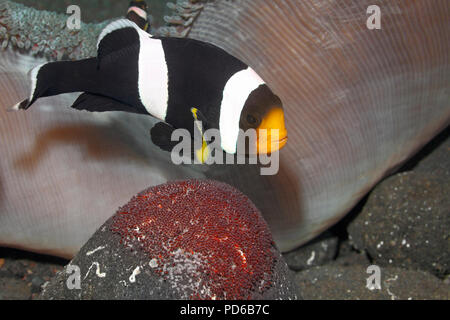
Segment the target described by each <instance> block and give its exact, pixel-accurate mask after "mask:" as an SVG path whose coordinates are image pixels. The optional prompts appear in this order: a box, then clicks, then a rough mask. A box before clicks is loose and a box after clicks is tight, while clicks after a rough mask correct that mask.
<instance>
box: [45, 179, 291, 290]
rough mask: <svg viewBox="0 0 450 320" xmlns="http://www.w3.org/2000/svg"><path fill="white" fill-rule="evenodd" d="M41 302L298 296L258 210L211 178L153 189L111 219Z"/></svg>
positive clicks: (231, 189) (247, 200) (49, 287)
mask: <svg viewBox="0 0 450 320" xmlns="http://www.w3.org/2000/svg"><path fill="white" fill-rule="evenodd" d="M73 266H78V267H79V268H80V270H81V274H80V277H81V278H82V279H83V281H81V288H80V289H79V290H76V289H75V290H67V288H66V285H65V284H66V283H67V280H68V279H69V278H70V275H71V274H70V272H69V273H67V272H61V273H60V274H58V275H57V276H56V278H55V279H53V280H52V281H51V282H50V284H49V285H47V286H46V288H45V291H44V293H43V298H81V299H85V298H86V299H91V298H100V299H102V298H112V299H114V298H130V299H159V298H164V299H266V298H267V299H276V298H284V299H296V298H297V289H296V287H295V286H294V285H293V281H292V280H293V279H292V274H291V273H290V271H289V270H288V267H287V265H286V263H285V262H284V260H283V258H282V257H281V254H280V253H279V251H278V250H277V249H276V248H275V246H274V242H273V240H272V236H271V234H270V231H269V229H268V226H267V224H266V223H265V221H264V220H263V218H262V216H261V214H260V213H259V211H258V209H257V208H256V207H255V206H254V204H253V203H252V202H251V201H250V200H249V199H248V198H247V197H246V196H245V195H243V194H242V193H241V192H239V191H238V190H236V189H234V188H233V187H231V186H229V185H227V184H224V183H221V182H216V181H210V180H202V181H199V180H188V181H179V182H171V183H166V184H163V185H159V186H156V187H151V188H149V189H147V190H145V191H143V192H141V193H139V194H138V195H136V196H135V197H133V198H132V199H131V200H130V201H129V202H128V203H127V204H126V205H125V206H123V207H121V208H120V209H119V210H118V211H117V213H116V214H115V215H114V216H113V217H112V218H110V219H109V220H108V221H107V222H106V223H105V224H104V225H103V226H102V227H101V228H100V229H99V230H98V231H97V232H96V234H94V236H93V237H92V238H91V239H90V240H89V241H88V242H87V244H86V245H85V246H84V247H83V248H82V249H81V250H80V252H79V253H78V255H77V256H76V257H75V258H74V259H73V260H72V261H71V262H70V263H69V265H68V266H66V271H67V270H69V271H70V270H72V269H73Z"/></svg>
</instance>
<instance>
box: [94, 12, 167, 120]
mask: <svg viewBox="0 0 450 320" xmlns="http://www.w3.org/2000/svg"><path fill="white" fill-rule="evenodd" d="M126 27H132V28H134V29H135V30H136V32H137V33H138V35H139V42H140V50H139V58H138V73H139V74H138V91H139V98H140V100H141V102H142V104H143V105H144V107H145V109H146V110H147V112H148V113H150V114H151V115H152V116H154V117H155V118H158V119H160V120H165V118H166V114H167V103H168V101H169V90H168V82H169V76H168V71H167V63H166V59H165V54H164V49H163V47H162V43H161V40H158V39H153V38H152V36H151V35H150V34H149V33H147V32H145V31H144V30H142V29H141V28H139V27H138V26H137V25H136V24H135V23H134V22H132V21H130V20H128V19H120V20H116V21H114V22H111V23H110V24H109V25H107V26H106V27H105V29H103V31H102V32H101V33H100V36H99V38H98V42H97V47H98V44H99V43H100V41H101V40H102V39H103V38H104V37H105V36H106V35H107V34H109V33H111V32H113V31H115V30H118V29H121V28H126Z"/></svg>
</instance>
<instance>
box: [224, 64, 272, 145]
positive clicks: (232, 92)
mask: <svg viewBox="0 0 450 320" xmlns="http://www.w3.org/2000/svg"><path fill="white" fill-rule="evenodd" d="M262 84H264V81H263V80H262V79H261V78H260V77H259V76H258V74H257V73H256V72H255V71H254V70H253V69H252V68H250V67H248V68H247V69H245V70H242V71H239V72H236V73H235V74H234V75H233V76H232V77H231V78H230V79H229V80H228V81H227V83H226V85H225V88H224V91H223V99H222V103H221V105H220V120H219V129H220V139H221V147H222V149H223V150H224V151H225V152H228V153H236V143H237V138H238V135H239V120H240V118H241V112H242V109H243V108H244V105H245V102H246V101H247V98H248V96H249V95H250V93H252V91H253V90H255V89H256V88H258V87H259V86H260V85H262Z"/></svg>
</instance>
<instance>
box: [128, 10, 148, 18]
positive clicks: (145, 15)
mask: <svg viewBox="0 0 450 320" xmlns="http://www.w3.org/2000/svg"><path fill="white" fill-rule="evenodd" d="M130 11H134V12H135V13H136V14H137V15H138V16H139V17H141V18H142V19H144V20H147V12H145V10H143V9H141V8H139V7H130V8H129V9H128V11H127V13H130Z"/></svg>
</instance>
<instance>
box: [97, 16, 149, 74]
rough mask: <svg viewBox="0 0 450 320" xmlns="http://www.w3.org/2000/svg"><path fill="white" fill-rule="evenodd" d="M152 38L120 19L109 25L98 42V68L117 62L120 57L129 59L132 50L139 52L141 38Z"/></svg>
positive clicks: (128, 21) (126, 20) (135, 26)
mask: <svg viewBox="0 0 450 320" xmlns="http://www.w3.org/2000/svg"><path fill="white" fill-rule="evenodd" d="M141 33H144V36H147V37H150V35H149V34H148V33H145V32H144V31H142V30H141V29H140V28H139V27H138V26H137V25H136V24H135V23H134V22H132V21H130V20H128V19H120V20H116V21H113V22H111V23H110V24H108V25H107V26H106V27H105V28H104V29H103V30H102V32H101V33H100V36H99V37H98V41H97V61H98V64H97V67H98V68H100V66H101V65H102V64H105V63H108V62H112V61H115V59H116V58H119V57H122V58H123V57H125V58H126V57H127V56H128V55H129V54H130V52H129V51H130V50H139V37H140V36H142V35H141Z"/></svg>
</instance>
